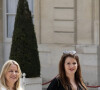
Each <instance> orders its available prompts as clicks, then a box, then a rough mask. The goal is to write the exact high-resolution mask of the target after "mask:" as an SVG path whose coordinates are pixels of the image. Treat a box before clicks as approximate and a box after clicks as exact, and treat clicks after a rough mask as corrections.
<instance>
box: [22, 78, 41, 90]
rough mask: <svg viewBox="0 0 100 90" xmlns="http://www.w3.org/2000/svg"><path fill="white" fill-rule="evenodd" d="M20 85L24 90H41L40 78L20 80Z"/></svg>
mask: <svg viewBox="0 0 100 90" xmlns="http://www.w3.org/2000/svg"><path fill="white" fill-rule="evenodd" d="M21 84H22V87H23V89H24V90H42V78H40V77H36V78H22V79H21Z"/></svg>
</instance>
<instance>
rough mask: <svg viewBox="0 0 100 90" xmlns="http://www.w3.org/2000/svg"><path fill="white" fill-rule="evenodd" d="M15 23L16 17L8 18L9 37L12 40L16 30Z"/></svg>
mask: <svg viewBox="0 0 100 90" xmlns="http://www.w3.org/2000/svg"><path fill="white" fill-rule="evenodd" d="M14 22H15V16H8V21H7V23H8V24H7V29H8V30H7V31H8V32H7V37H8V38H11V37H12V35H13V30H14Z"/></svg>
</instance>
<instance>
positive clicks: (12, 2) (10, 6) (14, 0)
mask: <svg viewBox="0 0 100 90" xmlns="http://www.w3.org/2000/svg"><path fill="white" fill-rule="evenodd" d="M17 4H18V0H7V13H16V10H17Z"/></svg>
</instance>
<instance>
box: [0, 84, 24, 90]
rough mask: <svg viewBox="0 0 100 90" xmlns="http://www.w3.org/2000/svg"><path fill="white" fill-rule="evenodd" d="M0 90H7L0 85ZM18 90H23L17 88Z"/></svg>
mask: <svg viewBox="0 0 100 90" xmlns="http://www.w3.org/2000/svg"><path fill="white" fill-rule="evenodd" d="M0 90H7V89H6V88H5V87H4V86H1V85H0ZM18 90H23V89H22V88H19V89H18Z"/></svg>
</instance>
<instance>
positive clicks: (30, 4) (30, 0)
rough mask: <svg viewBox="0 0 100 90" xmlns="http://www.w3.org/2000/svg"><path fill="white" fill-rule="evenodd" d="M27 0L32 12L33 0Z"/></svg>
mask: <svg viewBox="0 0 100 90" xmlns="http://www.w3.org/2000/svg"><path fill="white" fill-rule="evenodd" d="M27 1H28V5H29V9H30V11H31V13H33V0H27Z"/></svg>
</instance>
